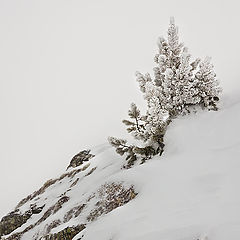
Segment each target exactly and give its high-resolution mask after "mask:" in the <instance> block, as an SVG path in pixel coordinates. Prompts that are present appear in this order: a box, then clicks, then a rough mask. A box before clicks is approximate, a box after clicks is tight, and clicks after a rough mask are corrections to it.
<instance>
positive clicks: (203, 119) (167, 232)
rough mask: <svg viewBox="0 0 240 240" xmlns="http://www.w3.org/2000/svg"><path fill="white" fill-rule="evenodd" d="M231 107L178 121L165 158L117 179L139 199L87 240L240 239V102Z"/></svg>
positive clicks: (171, 130)
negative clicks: (126, 183) (128, 184)
mask: <svg viewBox="0 0 240 240" xmlns="http://www.w3.org/2000/svg"><path fill="white" fill-rule="evenodd" d="M231 103H234V104H231ZM226 105H227V107H225V106H222V109H221V110H220V111H219V112H203V113H199V114H197V115H192V116H187V117H184V118H182V119H179V120H176V121H175V122H174V123H172V125H171V126H170V127H169V130H168V132H167V134H166V138H165V142H166V149H165V153H164V155H163V157H155V158H154V159H153V160H151V161H149V162H148V163H146V164H144V165H141V166H137V167H134V168H132V169H129V170H125V171H121V172H118V173H117V174H115V175H113V176H112V180H125V181H129V182H132V183H134V185H135V186H137V189H138V191H139V194H138V196H137V198H136V199H134V200H133V201H131V202H130V203H128V204H127V205H126V206H123V207H122V208H118V209H116V210H115V211H113V212H112V213H109V214H108V215H106V216H104V217H102V218H101V219H99V220H98V221H96V222H95V223H92V224H91V225H89V227H88V229H86V234H85V237H84V238H83V239H84V240H92V239H94V238H95V237H96V236H97V237H98V239H102V240H106V239H124V240H146V239H148V240H156V239H164V240H180V239H181V240H197V239H205V238H204V237H205V236H207V237H208V238H207V239H209V240H228V239H231V240H239V238H240V186H239V184H240V174H239V171H240V161H239V160H240V159H239V155H240V138H239V135H238V134H239V133H240V127H239V122H240V101H239V99H237V98H236V99H229V100H228V102H227V103H226ZM112 158H114V155H113V157H112ZM74 239H77V237H76V238H74Z"/></svg>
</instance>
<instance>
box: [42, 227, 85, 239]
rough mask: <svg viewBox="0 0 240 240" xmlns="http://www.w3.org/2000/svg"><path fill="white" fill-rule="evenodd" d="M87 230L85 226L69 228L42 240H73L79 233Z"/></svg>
mask: <svg viewBox="0 0 240 240" xmlns="http://www.w3.org/2000/svg"><path fill="white" fill-rule="evenodd" d="M83 229H85V225H84V224H80V225H77V226H73V227H67V228H65V229H63V230H62V231H60V232H58V233H54V234H49V235H47V236H44V237H42V238H40V240H71V239H73V238H74V236H76V235H77V234H78V233H79V232H81V231H82V230H83Z"/></svg>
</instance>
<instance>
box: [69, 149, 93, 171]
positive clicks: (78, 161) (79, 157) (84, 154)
mask: <svg viewBox="0 0 240 240" xmlns="http://www.w3.org/2000/svg"><path fill="white" fill-rule="evenodd" d="M90 151H91V150H83V151H81V152H79V153H78V154H76V155H75V156H74V157H73V158H72V160H71V162H70V164H69V166H68V167H67V169H69V168H70V167H72V168H75V167H78V166H80V165H82V164H83V163H84V162H87V161H89V160H90V159H91V158H93V157H95V155H93V154H91V153H90Z"/></svg>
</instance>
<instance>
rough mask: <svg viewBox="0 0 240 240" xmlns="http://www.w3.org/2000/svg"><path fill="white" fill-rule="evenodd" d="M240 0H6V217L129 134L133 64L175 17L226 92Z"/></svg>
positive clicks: (1, 52)
mask: <svg viewBox="0 0 240 240" xmlns="http://www.w3.org/2000/svg"><path fill="white" fill-rule="evenodd" d="M238 2H239V1H237V0H236V1H231V0H228V1H215V0H213V1H209V0H208V1H205V0H201V1H193V0H189V1H183V0H181V1H177V0H176V1H174V0H171V1H160V0H158V1H154V0H146V1H137V0H134V1H129V0H128V1H123V0H121V1H113V0H101V1H99V0H95V1H93V0H78V1H73V0H65V1H64V0H41V1H35V0H0V34H1V35H0V36H1V37H0V66H1V70H0V109H1V118H0V132H1V135H0V145H1V148H0V161H1V164H0V189H1V199H0V216H2V215H3V214H6V213H7V212H9V211H10V210H11V208H13V207H14V206H15V205H16V203H17V202H18V201H19V200H21V199H22V198H23V197H25V196H26V195H27V194H29V193H31V192H32V191H34V190H36V189H37V188H38V187H40V186H41V184H43V183H44V182H45V181H46V180H47V179H49V178H52V177H55V176H56V174H60V173H61V172H63V171H64V170H65V168H66V166H67V165H68V163H69V161H70V160H71V157H72V156H73V155H74V154H76V153H77V152H78V151H80V150H82V149H84V148H85V147H91V146H92V145H96V144H101V143H103V142H106V138H107V136H109V135H113V136H124V135H125V132H124V126H122V124H121V120H122V119H123V118H124V117H125V116H126V115H127V110H128V107H129V105H130V103H131V102H137V103H138V104H140V105H141V104H142V98H141V94H140V91H139V90H138V88H137V83H136V82H135V77H134V73H135V71H136V70H139V71H141V72H146V71H149V72H150V73H152V67H153V66H154V65H153V57H154V54H155V52H156V49H157V45H156V41H157V38H158V36H160V35H165V36H166V30H167V27H168V22H169V17H170V16H174V17H175V20H176V24H177V25H178V26H179V31H180V37H181V40H183V41H184V42H185V44H186V46H187V47H188V48H189V51H190V52H191V53H192V54H193V56H195V57H204V56H205V55H209V56H212V57H213V63H214V65H215V69H216V72H217V75H218V77H219V79H220V80H221V82H222V86H223V88H224V90H225V93H224V94H230V93H231V92H232V91H233V90H236V89H239V83H238V82H239V75H240V74H239V52H240V47H239V46H240V44H239V42H240V34H239V23H240V15H239V4H238Z"/></svg>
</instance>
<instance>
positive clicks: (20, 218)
mask: <svg viewBox="0 0 240 240" xmlns="http://www.w3.org/2000/svg"><path fill="white" fill-rule="evenodd" d="M43 207H44V206H41V207H37V206H36V205H31V209H30V210H28V211H26V212H25V213H23V214H22V213H21V212H20V211H19V210H18V209H17V210H15V211H13V212H10V213H9V214H8V215H7V216H5V217H3V218H2V220H1V222H0V237H1V236H3V235H7V234H9V233H11V232H13V231H14V230H15V229H17V228H18V227H21V226H22V225H23V224H24V223H26V222H27V220H28V219H29V218H30V217H31V216H32V215H33V214H38V213H40V212H41V211H42V209H43Z"/></svg>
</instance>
